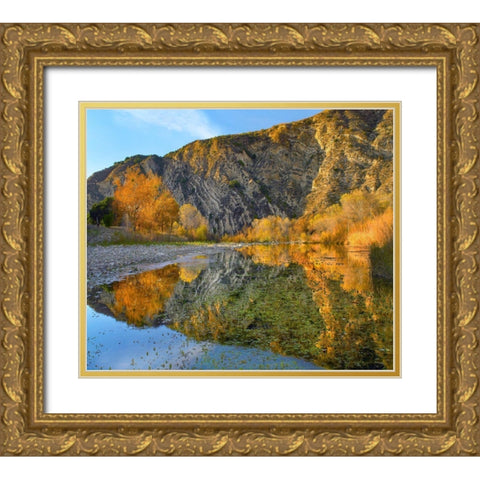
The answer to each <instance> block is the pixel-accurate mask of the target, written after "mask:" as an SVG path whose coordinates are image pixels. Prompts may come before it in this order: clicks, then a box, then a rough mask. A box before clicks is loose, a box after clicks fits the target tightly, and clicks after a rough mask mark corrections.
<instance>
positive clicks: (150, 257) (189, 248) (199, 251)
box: [86, 243, 248, 289]
mask: <svg viewBox="0 0 480 480" xmlns="http://www.w3.org/2000/svg"><path fill="white" fill-rule="evenodd" d="M245 245H248V244H243V243H217V244H211V245H107V246H103V245H88V246H87V271H86V273H87V288H88V289H90V288H93V287H96V286H98V285H103V284H106V283H112V282H115V281H118V280H121V279H122V278H124V277H126V276H128V275H132V274H135V273H140V272H145V271H148V270H153V269H156V268H162V267H165V266H167V265H170V264H172V263H177V262H178V261H180V260H181V259H184V258H187V257H191V256H197V255H212V254H214V253H219V252H222V251H226V250H233V249H236V248H239V247H242V246H245Z"/></svg>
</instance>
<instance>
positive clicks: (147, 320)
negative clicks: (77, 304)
mask: <svg viewBox="0 0 480 480" xmlns="http://www.w3.org/2000/svg"><path fill="white" fill-rule="evenodd" d="M392 334H393V288H392V280H391V255H390V254H387V258H385V255H383V257H382V256H380V257H379V258H377V257H376V258H374V259H372V258H370V254H369V252H368V251H364V250H358V249H357V250H344V249H342V250H328V249H325V247H323V246H321V245H295V244H286V245H255V246H246V247H243V248H239V249H237V250H231V251H230V250H227V251H223V252H221V253H215V254H212V255H208V256H197V257H192V258H187V259H183V260H182V261H181V262H179V263H176V264H172V265H168V266H166V267H163V268H160V269H157V270H151V271H147V272H143V273H139V274H136V275H131V276H128V277H126V278H125V279H123V280H121V281H118V282H114V283H112V284H108V285H102V286H99V287H95V288H93V289H90V290H89V292H88V307H87V370H278V369H281V370H299V369H300V370H315V369H323V368H327V369H336V370H345V369H348V370H358V369H361V370H378V369H391V368H392V359H393V356H392V352H393V340H392V337H393V335H392Z"/></svg>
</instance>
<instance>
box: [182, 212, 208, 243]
mask: <svg viewBox="0 0 480 480" xmlns="http://www.w3.org/2000/svg"><path fill="white" fill-rule="evenodd" d="M179 217H180V225H181V228H182V229H183V231H184V233H186V234H187V235H189V236H190V237H192V238H195V239H196V240H206V238H207V233H208V226H207V219H206V218H205V217H204V216H203V215H202V214H201V213H200V212H199V211H198V209H197V208H196V207H194V206H193V205H191V204H190V203H185V204H184V205H182V206H181V207H180V211H179Z"/></svg>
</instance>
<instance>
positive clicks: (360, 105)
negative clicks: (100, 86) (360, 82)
mask: <svg viewBox="0 0 480 480" xmlns="http://www.w3.org/2000/svg"><path fill="white" fill-rule="evenodd" d="M135 108H138V109H142V108H152V109H153V108H158V109H168V108H170V109H173V108H175V109H181V108H185V109H187V108H188V109H195V108H203V109H233V108H236V109H242V108H243V109H255V108H258V109H280V108H281V109H288V108H291V109H293V108H298V109H302V108H304V109H317V108H321V109H339V108H341V109H352V110H353V109H392V110H393V111H394V122H393V123H394V134H393V136H394V164H393V185H394V264H393V265H394V267H393V268H394V281H393V289H394V306H393V322H394V328H393V348H394V354H393V369H392V370H383V371H382V370H368V371H367V370H171V371H170V370H112V371H110V370H87V368H86V365H87V332H86V294H87V288H86V287H87V271H86V270H87V226H86V216H87V211H86V205H87V201H86V195H87V188H86V187H87V186H86V180H87V177H86V164H87V158H86V156H87V154H86V141H87V138H86V136H87V134H86V121H87V110H88V109H135ZM400 122H401V102H262V101H259V102H221V101H216V102H135V101H133V102H125V101H107V102H79V237H80V238H79V250H80V251H79V277H80V278H79V377H102V378H109V377H117V378H118V377H175V376H177V377H198V376H203V377H218V376H222V377H237V376H242V377H258V376H263V377H279V376H289V377H296V376H298V377H399V376H400V375H401V368H400V367H401V366H400V361H401V325H400V323H401V313H400V302H401V291H400V278H401V277H400V265H401V263H400V262H401V245H400V229H401V214H400V207H401V186H400V177H401V173H400V163H401V162H400V155H401V134H400V129H401V128H400V127H401V123H400Z"/></svg>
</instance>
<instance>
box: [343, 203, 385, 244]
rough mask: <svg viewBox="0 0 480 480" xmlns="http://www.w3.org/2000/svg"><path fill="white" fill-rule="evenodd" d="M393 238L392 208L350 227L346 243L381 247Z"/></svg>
mask: <svg viewBox="0 0 480 480" xmlns="http://www.w3.org/2000/svg"><path fill="white" fill-rule="evenodd" d="M392 239H393V209H392V208H387V210H385V212H383V213H382V214H381V215H378V216H376V217H373V218H370V219H368V220H366V221H364V222H361V223H357V224H355V225H354V226H353V227H351V228H350V230H349V232H348V235H347V239H346V242H345V243H346V244H347V245H355V246H362V247H383V246H385V245H386V244H387V243H389V242H391V241H392Z"/></svg>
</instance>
